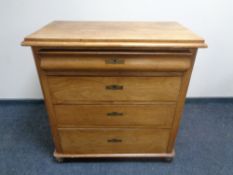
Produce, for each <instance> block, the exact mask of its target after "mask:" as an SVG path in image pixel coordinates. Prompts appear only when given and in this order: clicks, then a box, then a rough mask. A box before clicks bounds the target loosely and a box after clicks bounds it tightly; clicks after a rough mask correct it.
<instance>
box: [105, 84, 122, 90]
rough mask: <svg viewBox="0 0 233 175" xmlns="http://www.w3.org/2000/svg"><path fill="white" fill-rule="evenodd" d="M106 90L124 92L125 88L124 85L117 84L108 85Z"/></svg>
mask: <svg viewBox="0 0 233 175" xmlns="http://www.w3.org/2000/svg"><path fill="white" fill-rule="evenodd" d="M105 88H106V90H123V88H124V87H123V86H122V85H116V84H112V85H107V86H106V87H105Z"/></svg>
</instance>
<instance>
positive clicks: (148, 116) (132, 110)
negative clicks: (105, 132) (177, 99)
mask: <svg viewBox="0 0 233 175" xmlns="http://www.w3.org/2000/svg"><path fill="white" fill-rule="evenodd" d="M54 109H55V113H56V117H57V121H58V126H59V127H71V126H81V127H85V126H86V127H89V126H95V127H98V126H110V127H111V126H118V127H120V126H156V127H162V128H170V127H171V124H172V121H173V117H174V112H175V103H171V104H145V105H141V104H140V105H138V104H137V105H55V106H54Z"/></svg>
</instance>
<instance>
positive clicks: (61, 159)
mask: <svg viewBox="0 0 233 175" xmlns="http://www.w3.org/2000/svg"><path fill="white" fill-rule="evenodd" d="M55 159H56V161H57V162H58V163H62V162H64V158H61V157H55Z"/></svg>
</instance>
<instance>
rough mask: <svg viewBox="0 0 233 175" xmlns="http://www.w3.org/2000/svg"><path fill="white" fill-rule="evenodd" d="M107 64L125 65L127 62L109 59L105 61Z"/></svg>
mask: <svg viewBox="0 0 233 175" xmlns="http://www.w3.org/2000/svg"><path fill="white" fill-rule="evenodd" d="M105 64H125V60H124V59H120V58H109V59H106V60H105Z"/></svg>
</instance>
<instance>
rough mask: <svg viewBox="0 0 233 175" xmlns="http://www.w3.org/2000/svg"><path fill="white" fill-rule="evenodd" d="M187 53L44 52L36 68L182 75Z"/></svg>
mask: <svg viewBox="0 0 233 175" xmlns="http://www.w3.org/2000/svg"><path fill="white" fill-rule="evenodd" d="M190 56H191V53H190V52H183V53H182V52H179V53H174V52H169V51H166V52H161V53H158V52H157V53H156V52H154V53H153V52H152V53H150V52H147V53H144V54H143V53H140V52H136V53H134V52H133V53H132V52H131V53H130V52H129V53H128V54H127V53H125V54H124V53H121V54H120V53H116V54H108V53H107V52H105V53H104V52H102V53H99V52H93V53H89V54H85V53H83V54H82V53H78V52H50V53H49V52H47V53H46V52H45V53H41V61H40V67H41V68H42V69H43V70H45V71H62V70H63V71H69V70H78V71H85V70H98V71H108V70H121V71H124V70H126V71H185V70H187V69H189V68H190V66H191V59H190V58H191V57H190Z"/></svg>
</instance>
